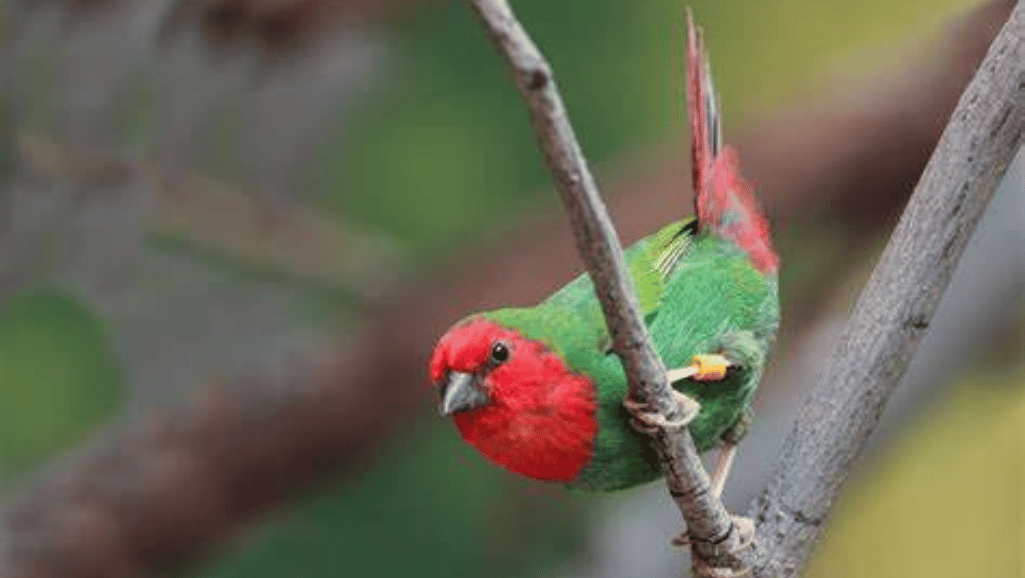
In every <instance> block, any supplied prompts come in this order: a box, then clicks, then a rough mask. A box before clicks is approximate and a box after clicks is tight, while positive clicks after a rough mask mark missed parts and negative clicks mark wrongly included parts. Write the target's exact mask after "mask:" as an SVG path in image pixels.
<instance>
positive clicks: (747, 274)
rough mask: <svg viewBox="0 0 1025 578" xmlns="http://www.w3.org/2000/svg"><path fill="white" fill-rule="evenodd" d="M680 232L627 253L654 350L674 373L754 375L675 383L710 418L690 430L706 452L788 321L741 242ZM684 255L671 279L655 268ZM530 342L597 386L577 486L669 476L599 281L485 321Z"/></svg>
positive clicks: (745, 400) (746, 399) (771, 280)
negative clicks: (642, 429)
mask: <svg viewBox="0 0 1025 578" xmlns="http://www.w3.org/2000/svg"><path fill="white" fill-rule="evenodd" d="M682 226H683V223H680V222H677V223H672V224H670V225H668V226H666V227H664V228H663V229H662V230H660V231H659V232H657V233H655V234H654V235H651V236H649V237H646V238H644V239H641V240H640V241H638V242H637V243H635V244H634V245H632V246H631V247H630V248H629V249H627V250H626V260H627V263H628V264H629V266H630V269H631V276H632V278H633V281H634V284H635V285H636V288H637V293H638V297H639V300H640V305H641V311H642V313H643V314H644V316H645V321H646V322H647V324H648V328H649V331H650V333H651V336H652V339H653V341H654V343H655V347H656V349H657V350H658V352H659V354H660V355H661V356H662V359H663V360H664V361H665V363H666V366H667V367H669V368H675V367H683V366H686V365H688V364H689V363H690V359H691V358H692V357H693V356H694V355H695V354H698V353H719V352H725V353H726V354H727V355H728V356H729V357H731V358H733V359H736V360H737V361H740V362H742V363H744V365H745V366H746V367H747V368H749V369H745V370H742V371H740V372H737V373H736V374H734V375H732V376H731V377H730V378H729V379H726V380H724V381H721V382H713V383H706V384H700V383H690V382H687V381H684V382H680V383H678V384H674V385H675V386H676V387H677V388H678V389H680V390H681V391H685V392H686V393H688V394H690V395H691V396H693V397H694V398H695V399H697V400H698V401H699V402H700V403H701V405H702V409H701V412H700V413H699V415H698V417H697V419H695V420H694V422H692V423H691V426H690V428H691V433H692V434H693V436H694V442H695V444H696V445H697V446H698V449H699V450H700V451H705V450H707V449H709V448H711V447H712V446H713V445H715V443H716V442H717V441H718V440H719V438H720V437H721V436H722V435H723V434H724V433H726V432H727V431H728V430H730V428H732V427H733V426H734V425H735V424H737V422H738V420H739V419H740V418H741V417H742V416H743V414H744V413H745V412H746V410H747V408H748V407H749V406H750V403H751V399H752V396H753V394H754V390H755V388H756V387H757V384H758V379H759V378H760V373H761V366H762V362H763V360H764V355H765V352H766V350H767V349H768V346H769V342H770V341H771V339H772V337H773V335H774V333H775V330H776V326H777V324H778V320H779V297H778V293H777V284H776V277H775V275H772V276H765V275H763V274H761V273H759V272H758V271H757V270H756V269H755V268H754V267H752V266H751V264H750V262H749V261H748V260H747V257H746V256H745V255H744V254H743V253H742V252H740V251H739V250H738V249H737V247H736V245H734V244H733V242H732V241H725V240H723V239H721V238H719V237H717V236H715V235H714V234H712V233H704V234H702V235H700V236H698V237H696V238H694V237H692V236H690V235H689V234H682V235H678V233H679V232H680V230H681V228H682ZM674 249H675V250H676V252H680V251H681V250H682V253H681V257H680V258H679V260H678V261H677V262H676V265H675V267H672V268H671V269H670V272H669V274H668V275H667V276H666V277H664V278H663V276H662V275H661V274H659V273H658V271H657V269H656V265H655V264H656V262H657V260H658V259H659V257H660V256H661V255H662V254H663V253H665V252H666V251H673V250H674ZM484 315H485V317H487V318H490V319H493V320H495V321H497V322H499V323H502V324H504V325H506V326H508V327H514V328H516V329H518V330H519V331H520V332H521V333H522V334H523V335H524V336H525V337H527V338H530V339H536V340H539V341H542V342H544V343H546V344H547V345H548V347H549V348H551V349H552V350H553V351H555V352H556V353H558V354H559V355H560V356H561V357H562V358H563V359H564V360H565V362H566V363H567V365H568V366H569V367H570V368H571V369H572V370H574V371H577V372H580V373H583V374H585V375H587V376H589V377H590V378H591V379H592V381H593V382H594V383H595V384H597V398H598V401H599V407H598V412H597V419H598V422H599V434H598V439H597V440H595V450H594V454H593V456H592V459H591V463H590V465H589V466H588V467H587V468H586V469H585V470H584V471H583V472H582V473H581V476H580V479H579V480H577V482H576V484H575V485H576V486H579V487H582V488H586V489H593V490H603V491H610V490H616V489H621V488H627V487H630V486H634V485H637V484H640V483H643V482H647V481H651V480H653V479H655V478H656V477H658V476H659V475H660V474H661V470H660V468H659V461H658V457H657V456H656V455H655V452H654V450H653V449H652V448H651V445H650V438H649V437H648V436H647V435H645V434H642V433H639V432H637V431H635V430H634V429H633V428H632V427H631V426H630V423H629V422H630V415H629V414H628V413H627V411H626V410H625V409H624V408H623V406H622V402H623V399H624V398H625V396H626V392H627V384H626V376H625V375H624V373H623V368H622V365H621V363H620V360H619V357H618V356H616V355H615V354H614V353H611V351H610V350H609V344H610V340H609V337H608V333H607V330H606V328H605V321H604V318H603V316H602V314H601V308H600V305H599V304H598V300H597V298H596V296H595V293H594V286H593V285H592V283H591V280H590V277H589V276H588V275H587V274H583V275H581V276H580V277H577V278H576V279H575V280H573V281H571V282H570V283H569V284H567V285H566V286H565V287H563V288H562V289H560V290H559V291H558V292H556V293H555V294H553V295H552V296H551V297H549V298H548V299H547V300H545V301H543V302H542V303H540V304H538V305H537V306H536V307H531V308H516V309H501V310H497V311H492V312H489V313H486V314H484Z"/></svg>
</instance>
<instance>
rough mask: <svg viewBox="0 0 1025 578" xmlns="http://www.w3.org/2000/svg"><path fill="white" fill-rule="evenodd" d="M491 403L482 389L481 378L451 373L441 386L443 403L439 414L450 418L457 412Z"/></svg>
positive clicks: (439, 408) (439, 406)
mask: <svg viewBox="0 0 1025 578" xmlns="http://www.w3.org/2000/svg"><path fill="white" fill-rule="evenodd" d="M489 401H491V398H489V397H488V394H487V393H486V392H485V391H484V389H483V388H482V387H481V383H480V376H479V375H474V374H472V373H461V372H458V371H451V372H449V374H448V379H446V380H445V382H444V383H442V384H441V403H439V404H438V412H439V413H441V415H442V416H443V417H444V416H450V415H452V414H454V413H455V412H457V411H468V410H471V409H474V408H478V407H481V406H482V405H485V404H487V403H488V402H489Z"/></svg>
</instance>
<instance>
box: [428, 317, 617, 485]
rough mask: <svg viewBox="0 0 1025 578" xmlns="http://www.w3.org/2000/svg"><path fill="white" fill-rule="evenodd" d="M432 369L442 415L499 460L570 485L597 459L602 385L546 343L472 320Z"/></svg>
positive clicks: (452, 332) (456, 331)
mask: <svg viewBox="0 0 1025 578" xmlns="http://www.w3.org/2000/svg"><path fill="white" fill-rule="evenodd" d="M429 372H430V377H431V381H432V382H433V383H434V385H435V386H436V387H437V390H438V394H439V400H440V401H439V406H438V407H439V411H440V412H441V414H442V415H444V416H451V417H452V419H453V421H454V422H455V424H456V427H457V428H458V429H459V432H460V434H461V435H462V436H463V439H465V440H466V442H467V443H469V444H470V445H472V446H474V447H475V448H477V449H478V450H479V451H480V452H481V453H482V454H484V456H485V457H487V458H488V459H490V460H491V461H493V462H495V463H498V464H499V465H501V466H503V467H505V468H507V469H509V470H512V471H514V472H516V473H519V474H523V475H526V476H529V477H532V478H535V479H540V480H557V481H570V480H572V479H574V478H575V477H576V476H577V474H579V472H580V470H581V469H582V468H583V467H584V466H585V465H586V463H587V461H588V459H589V458H590V455H591V451H592V449H593V445H594V437H595V435H596V434H597V422H596V421H595V417H594V416H595V410H596V401H595V391H594V387H593V385H592V384H591V381H590V380H589V379H588V378H587V377H585V376H583V375H581V374H578V373H574V372H572V371H570V370H569V369H568V368H567V367H566V364H565V363H563V361H562V360H561V359H560V358H559V357H558V356H557V355H555V354H554V353H553V352H552V351H551V350H550V349H548V347H547V346H545V344H543V343H541V342H540V341H534V340H530V339H526V338H524V337H523V336H522V335H520V333H519V332H518V331H515V330H513V329H508V328H505V327H502V326H501V325H499V324H497V323H495V322H493V321H489V320H486V319H483V318H470V319H469V320H467V321H464V322H462V323H459V324H457V325H456V326H454V327H452V328H451V329H449V330H448V332H446V333H445V335H443V336H442V337H441V339H440V340H439V341H438V344H437V345H436V346H435V348H434V354H433V355H432V356H431V361H430V366H429Z"/></svg>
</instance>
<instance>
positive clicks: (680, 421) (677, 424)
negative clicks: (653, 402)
mask: <svg viewBox="0 0 1025 578" xmlns="http://www.w3.org/2000/svg"><path fill="white" fill-rule="evenodd" d="M673 397H674V398H675V399H676V403H677V404H678V405H679V410H678V411H679V413H678V417H676V419H672V420H670V419H667V418H666V416H665V415H664V414H662V413H661V412H659V411H657V410H653V409H652V408H651V407H650V406H649V405H647V404H645V403H641V402H638V401H634V400H632V399H629V398H628V399H626V400H625V401H624V402H623V406H625V407H626V409H627V411H629V412H630V413H631V415H633V420H631V422H630V423H631V425H633V427H634V428H635V429H637V430H639V431H642V432H644V433H648V434H650V433H653V432H654V431H657V430H660V429H681V428H685V427H687V426H688V425H690V422H692V421H694V418H695V417H697V415H698V412H699V411H700V410H701V404H699V403H698V402H696V401H694V399H693V398H692V397H690V396H689V395H686V394H683V393H680V392H678V391H675V390H674V391H673Z"/></svg>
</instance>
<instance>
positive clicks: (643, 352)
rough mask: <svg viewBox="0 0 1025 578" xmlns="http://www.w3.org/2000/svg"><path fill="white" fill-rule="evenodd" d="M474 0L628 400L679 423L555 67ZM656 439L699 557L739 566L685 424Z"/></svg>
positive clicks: (490, 6) (734, 537) (499, 7)
mask: <svg viewBox="0 0 1025 578" xmlns="http://www.w3.org/2000/svg"><path fill="white" fill-rule="evenodd" d="M469 3H470V6H471V7H472V8H473V10H474V11H475V12H476V14H477V16H478V17H479V18H480V20H481V22H482V23H483V24H484V27H485V28H486V30H487V32H488V35H489V36H490V38H491V40H492V42H493V43H494V44H495V46H496V47H497V48H498V50H499V52H500V53H501V54H502V56H503V57H504V58H505V61H506V64H507V65H508V67H509V69H510V72H511V74H512V78H513V81H514V83H515V84H516V88H517V90H518V91H519V93H520V97H521V98H522V99H523V102H524V104H525V105H526V106H527V110H528V112H529V114H530V119H531V124H532V125H533V128H534V134H535V136H536V138H537V140H538V143H539V144H540V146H541V149H542V151H543V153H544V158H545V162H546V163H547V165H548V169H549V171H551V173H552V175H553V176H554V178H555V187H556V190H557V191H558V193H559V196H560V197H561V198H562V201H563V204H564V205H565V207H566V211H567V212H568V213H569V218H570V224H571V226H572V228H573V233H574V237H575V239H576V244H577V250H578V252H579V253H580V256H581V258H582V259H583V260H584V263H585V265H586V266H587V271H588V273H589V274H590V276H591V279H592V280H593V282H594V285H595V292H596V294H597V296H598V300H599V301H600V302H601V308H602V311H603V313H604V314H605V321H606V324H607V325H608V328H609V333H610V334H611V336H612V340H613V347H614V348H615V351H616V353H617V354H618V355H619V357H620V359H621V360H622V361H623V367H624V369H625V371H626V375H627V380H628V382H629V388H630V394H629V395H630V397H631V398H633V399H635V400H638V401H640V402H643V403H644V404H646V405H648V406H649V407H650V408H652V409H653V410H655V411H657V412H658V413H659V414H661V415H662V416H664V418H665V419H666V421H667V422H673V421H677V420H679V419H680V418H681V417H682V415H681V413H682V412H681V409H680V408H679V406H678V404H677V402H676V401H675V398H674V396H673V395H672V389H671V388H670V386H669V382H668V380H667V379H666V368H665V365H664V364H663V363H662V360H661V358H660V357H659V356H658V353H657V352H656V351H655V348H654V346H653V345H652V343H651V338H650V336H649V335H648V330H647V326H646V325H645V324H644V320H643V318H642V317H641V315H640V310H639V307H638V302H637V297H636V293H635V290H634V287H633V283H632V282H631V280H630V277H629V275H628V274H627V269H626V266H625V263H624V258H623V249H622V247H621V245H620V243H619V240H618V236H617V234H616V231H615V228H614V227H613V225H612V221H611V219H610V218H609V215H608V213H607V211H606V209H605V205H604V203H603V202H602V200H601V197H600V196H599V194H598V187H597V186H596V185H595V182H594V178H593V177H592V176H591V173H590V171H589V170H588V168H587V161H586V160H585V159H584V156H583V153H581V150H580V146H579V144H577V140H576V137H575V135H574V133H573V128H572V126H570V122H569V117H568V115H567V113H566V110H565V107H564V106H563V103H562V98H561V97H560V95H559V92H558V89H557V88H556V85H555V80H554V78H553V75H552V70H551V67H550V66H549V64H548V62H547V61H546V60H545V58H544V56H543V55H542V54H541V52H540V50H538V48H537V46H536V45H535V44H534V43H533V41H532V40H531V39H530V37H529V36H528V34H527V32H526V31H525V30H524V29H523V27H522V26H521V25H520V23H519V22H518V21H517V20H516V17H515V16H514V15H513V12H512V9H511V8H510V6H509V4H508V2H506V0H469ZM653 438H654V441H655V447H656V449H657V450H658V451H659V453H660V454H661V457H662V459H663V464H664V471H665V474H666V482H667V484H668V486H669V491H670V493H671V494H672V495H673V498H674V500H676V502H677V504H678V505H679V507H680V511H681V513H682V514H683V516H684V519H685V520H686V522H687V528H688V534H689V536H690V537H691V540H692V544H693V545H694V551H695V553H696V554H697V555H698V556H699V558H701V559H704V560H708V561H712V562H713V563H714V564H715V565H725V566H730V567H738V566H739V565H740V564H741V562H740V561H739V560H735V559H733V558H731V557H730V556H731V554H732V553H734V552H738V551H740V550H742V549H743V546H744V544H745V543H746V538H745V537H742V536H741V533H740V532H736V531H733V530H734V528H735V526H734V524H733V520H732V518H731V517H730V515H729V513H728V512H727V511H726V509H725V508H724V507H723V505H722V503H721V502H720V501H719V500H718V499H717V498H715V497H714V496H712V494H711V493H710V492H709V491H708V487H709V480H708V475H707V473H706V472H705V471H704V467H703V466H702V464H701V462H700V460H699V458H698V454H697V450H696V449H695V447H694V442H693V440H692V439H691V436H690V432H689V431H688V430H687V428H686V427H662V428H659V429H658V430H657V431H656V432H655V433H654V434H653Z"/></svg>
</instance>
